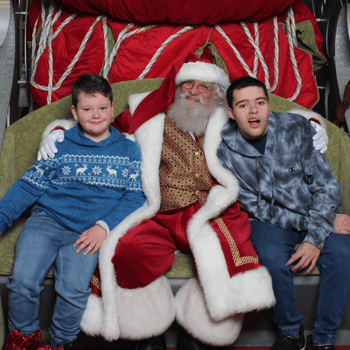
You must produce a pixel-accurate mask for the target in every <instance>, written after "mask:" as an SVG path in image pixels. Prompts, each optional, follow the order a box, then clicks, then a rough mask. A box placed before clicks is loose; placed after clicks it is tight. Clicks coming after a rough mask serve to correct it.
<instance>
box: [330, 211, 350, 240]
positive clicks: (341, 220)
mask: <svg viewBox="0 0 350 350" xmlns="http://www.w3.org/2000/svg"><path fill="white" fill-rule="evenodd" d="M333 232H334V233H341V234H342V235H348V234H350V216H348V215H345V214H337V216H336V217H335V219H334V230H333Z"/></svg>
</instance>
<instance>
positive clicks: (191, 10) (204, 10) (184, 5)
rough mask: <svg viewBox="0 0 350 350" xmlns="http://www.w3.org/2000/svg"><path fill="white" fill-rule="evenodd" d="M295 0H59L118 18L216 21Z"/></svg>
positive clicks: (263, 13)
mask: <svg viewBox="0 0 350 350" xmlns="http://www.w3.org/2000/svg"><path fill="white" fill-rule="evenodd" d="M294 1H295V0H284V1H281V0H250V1H249V5H247V3H246V2H244V1H237V0H236V1H234V0H231V1H227V0H216V1H213V0H205V1H203V0H191V1H189V0H176V1H174V0H132V1H130V0H99V1H96V0H58V2H60V3H62V4H64V5H66V6H67V7H69V8H70V9H72V10H74V11H79V12H84V13H90V14H102V15H104V14H107V15H109V16H110V17H112V18H114V19H115V20H117V21H128V22H138V23H142V24H150V23H178V24H216V23H220V22H232V21H237V20H241V19H244V20H247V21H259V20H261V19H264V18H266V17H269V16H271V15H273V14H278V13H280V12H282V11H284V10H285V9H286V8H287V7H288V6H290V5H292V4H293V3H294Z"/></svg>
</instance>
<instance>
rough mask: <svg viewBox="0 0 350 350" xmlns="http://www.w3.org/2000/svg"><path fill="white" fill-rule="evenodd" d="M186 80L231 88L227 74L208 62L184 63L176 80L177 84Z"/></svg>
mask: <svg viewBox="0 0 350 350" xmlns="http://www.w3.org/2000/svg"><path fill="white" fill-rule="evenodd" d="M186 80H199V81H205V82H207V83H216V84H219V85H221V86H222V87H223V88H224V89H227V88H228V87H229V86H230V80H229V78H228V76H227V75H226V73H225V72H224V71H223V70H222V69H221V68H219V67H218V66H216V65H215V64H212V63H206V62H200V61H197V62H188V63H184V64H183V65H182V67H181V68H180V70H179V73H177V75H176V78H175V84H176V85H179V84H180V83H182V82H184V81H186Z"/></svg>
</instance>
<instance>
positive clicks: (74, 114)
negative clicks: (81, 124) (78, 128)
mask: <svg viewBox="0 0 350 350" xmlns="http://www.w3.org/2000/svg"><path fill="white" fill-rule="evenodd" d="M70 110H71V112H72V114H73V118H74V120H76V121H78V115H77V110H76V109H75V107H74V106H72V107H71V108H70Z"/></svg>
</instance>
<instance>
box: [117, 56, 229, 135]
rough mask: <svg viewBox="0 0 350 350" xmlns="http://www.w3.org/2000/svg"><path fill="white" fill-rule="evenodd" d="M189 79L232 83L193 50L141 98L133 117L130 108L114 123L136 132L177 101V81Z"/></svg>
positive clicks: (227, 84) (118, 126) (225, 86)
mask: <svg viewBox="0 0 350 350" xmlns="http://www.w3.org/2000/svg"><path fill="white" fill-rule="evenodd" d="M186 80H199V81H203V82H207V83H216V84H219V85H221V86H222V87H223V88H225V89H227V88H228V86H229V85H230V81H229V78H228V76H227V75H226V73H225V72H224V71H223V70H222V69H221V68H219V67H218V66H216V65H214V64H213V63H211V62H210V61H209V60H208V59H201V58H198V57H197V56H196V55H195V54H194V53H192V52H189V53H188V54H187V55H185V56H183V57H182V58H181V59H180V60H179V61H177V62H176V63H175V64H174V65H173V66H172V67H171V69H170V71H169V73H168V74H167V75H166V77H165V78H164V80H163V82H162V84H161V85H160V87H159V88H158V89H157V90H154V91H153V92H151V93H150V94H149V95H147V96H146V97H145V98H144V99H143V100H142V101H141V103H140V104H139V105H138V106H137V108H136V109H135V111H134V113H133V115H132V117H131V115H130V111H129V109H127V110H126V111H124V112H123V113H121V114H119V115H118V116H117V117H116V118H115V120H114V122H113V123H112V125H113V126H114V127H115V128H117V129H118V130H119V131H121V132H127V133H129V134H132V133H134V132H135V131H136V130H137V129H138V128H139V127H140V126H141V125H142V124H143V123H144V122H146V121H147V120H149V119H151V118H153V117H154V116H156V115H157V114H159V113H165V112H166V111H167V109H168V107H169V106H170V105H171V104H172V103H173V102H174V98H175V91H176V85H178V84H180V83H181V82H184V81H186Z"/></svg>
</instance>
